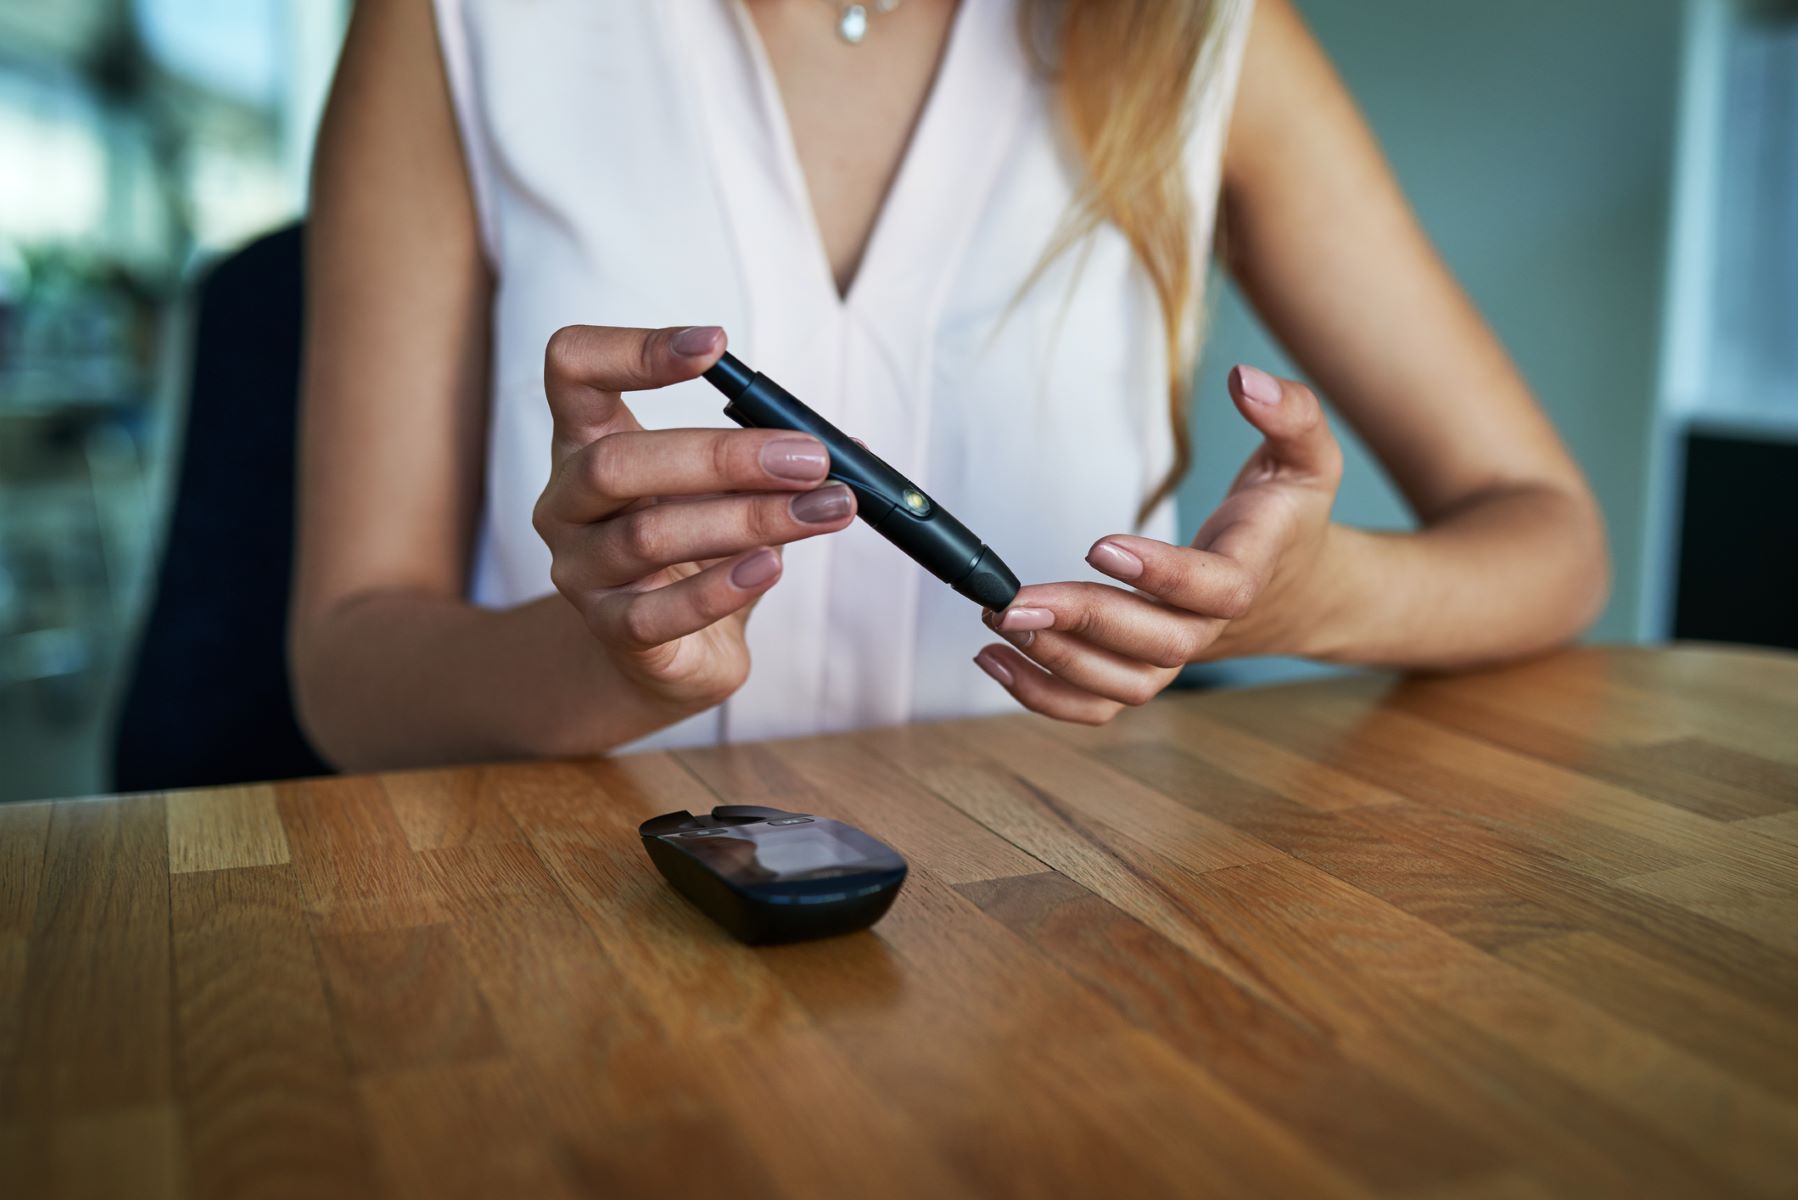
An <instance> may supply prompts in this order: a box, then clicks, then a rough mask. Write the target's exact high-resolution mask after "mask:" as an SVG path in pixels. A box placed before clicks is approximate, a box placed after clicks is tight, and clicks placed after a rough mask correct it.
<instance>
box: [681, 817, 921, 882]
mask: <svg viewBox="0 0 1798 1200" xmlns="http://www.w3.org/2000/svg"><path fill="white" fill-rule="evenodd" d="M671 840H672V841H674V842H675V844H677V845H678V846H680V848H681V849H682V850H685V851H686V852H687V853H688V854H691V855H692V856H693V857H694V858H697V859H699V860H701V861H702V862H704V863H705V864H706V866H708V867H710V868H711V869H712V870H713V871H715V872H717V873H718V874H719V875H722V876H723V877H724V878H726V879H728V880H729V881H730V882H732V883H734V884H738V885H749V884H756V883H770V882H773V881H776V880H779V881H782V882H793V881H796V880H802V879H827V878H829V877H831V876H833V875H853V874H857V873H860V872H862V871H869V870H884V869H886V868H887V865H888V864H887V863H886V861H885V860H886V859H887V858H889V857H891V856H890V855H887V854H884V853H881V852H880V846H879V844H878V843H873V844H871V845H864V844H858V843H870V842H872V839H869V838H867V837H866V836H865V835H863V834H860V833H858V832H857V831H856V830H853V829H849V828H846V827H844V826H841V825H837V824H835V823H834V822H825V821H808V822H806V823H805V824H803V825H745V826H736V827H732V828H727V829H717V830H704V831H700V832H698V833H685V834H680V835H677V836H676V837H674V838H672V839H671Z"/></svg>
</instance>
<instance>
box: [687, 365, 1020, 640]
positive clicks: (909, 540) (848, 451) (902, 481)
mask: <svg viewBox="0 0 1798 1200" xmlns="http://www.w3.org/2000/svg"><path fill="white" fill-rule="evenodd" d="M705 377H706V381H707V382H708V383H710V384H711V385H712V386H713V387H715V388H717V389H718V390H719V391H721V392H723V393H724V397H725V399H726V400H727V401H729V403H727V404H726V405H725V406H724V415H725V416H727V417H729V418H730V419H731V420H733V421H735V422H736V423H737V424H739V425H742V426H745V427H746V428H749V429H791V430H793V431H795V432H797V433H809V434H811V435H812V436H813V437H815V438H817V439H818V440H819V441H821V442H823V443H824V447H825V449H827V450H829V451H830V478H832V479H835V480H837V481H838V482H840V483H844V484H847V485H848V487H849V490H850V491H852V492H854V493H855V501H856V511H857V515H859V516H860V517H861V519H862V520H864V521H866V522H867V523H868V524H870V525H872V526H874V528H875V530H877V531H878V532H879V533H880V535H881V536H882V537H884V538H886V539H887V541H889V542H891V543H893V545H895V546H897V547H899V549H901V550H903V551H905V553H906V554H908V555H910V556H911V558H912V560H913V561H914V562H916V563H917V564H918V565H919V566H921V567H923V568H924V569H925V570H926V571H929V572H930V573H931V574H932V575H935V576H936V577H937V578H938V579H940V580H942V581H943V582H944V583H946V584H948V585H949V586H950V587H952V588H954V589H955V590H956V592H958V593H960V594H961V595H963V596H966V597H967V598H968V599H970V600H972V601H974V602H975V603H976V604H979V605H982V606H983V607H986V608H990V609H992V610H993V611H995V612H997V611H999V610H1001V609H1003V608H1004V607H1005V606H1006V605H1008V604H1010V603H1011V601H1012V597H1014V596H1016V595H1017V594H1018V577H1017V576H1016V575H1013V574H1012V573H1011V568H1010V567H1008V566H1006V565H1005V563H1004V562H1003V561H1001V560H1000V558H999V556H998V555H997V554H994V553H993V552H992V550H991V549H989V548H988V547H987V545H986V544H985V543H984V542H982V541H981V540H980V539H979V538H978V537H975V536H974V533H973V531H972V530H970V529H969V528H968V527H967V526H966V525H963V524H962V523H961V522H960V521H957V520H956V519H955V518H954V517H953V516H951V515H950V514H949V511H948V510H947V509H945V508H943V507H942V506H941V505H940V504H938V503H937V502H936V501H934V500H932V499H931V498H930V497H929V496H926V495H925V494H924V492H923V491H922V490H921V489H920V488H919V487H918V486H917V485H916V484H914V483H912V482H911V481H910V480H909V479H907V478H906V477H905V476H903V475H901V474H899V472H897V471H895V470H893V468H892V467H889V466H888V465H887V464H886V463H884V462H882V461H881V460H880V458H879V457H878V456H876V455H875V454H874V453H872V452H871V451H869V450H868V449H867V448H866V447H865V446H862V445H861V444H860V443H858V442H856V441H855V440H854V439H853V438H850V437H849V436H848V435H847V434H845V433H843V431H842V430H840V429H838V428H837V427H836V426H835V425H832V424H831V423H830V422H829V421H826V420H825V419H824V418H823V417H821V416H819V415H818V414H817V413H815V412H813V411H812V410H811V409H810V408H808V407H806V405H805V404H803V403H801V402H800V400H799V399H798V398H797V397H795V396H794V395H792V393H790V392H788V391H787V390H786V389H785V388H783V387H781V386H780V385H779V384H778V383H775V382H774V381H773V380H772V379H769V378H768V377H767V376H766V375H763V374H761V373H760V372H757V371H752V370H750V369H749V368H748V367H746V366H744V365H743V363H742V362H741V361H739V360H738V359H737V358H736V357H734V356H733V355H730V354H726V355H725V356H724V357H723V358H721V359H719V360H718V362H717V365H716V366H714V367H712V369H711V370H709V371H707V372H706V373H705Z"/></svg>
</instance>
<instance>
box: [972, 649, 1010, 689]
mask: <svg viewBox="0 0 1798 1200" xmlns="http://www.w3.org/2000/svg"><path fill="white" fill-rule="evenodd" d="M974 662H975V663H976V664H977V665H978V666H979V667H980V669H981V670H982V671H985V672H986V673H987V674H988V675H991V676H992V677H993V678H994V679H997V680H998V681H999V686H1001V687H1010V686H1011V671H1010V669H1009V668H1007V667H1006V665H1005V664H1004V663H1002V662H1000V661H999V660H998V659H996V658H994V657H992V656H991V655H989V654H987V653H986V652H985V651H981V652H980V653H979V654H976V655H975V656H974Z"/></svg>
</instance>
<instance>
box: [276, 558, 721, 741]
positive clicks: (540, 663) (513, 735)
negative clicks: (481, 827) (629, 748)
mask: <svg viewBox="0 0 1798 1200" xmlns="http://www.w3.org/2000/svg"><path fill="white" fill-rule="evenodd" d="M292 649H293V653H292V662H293V673H294V686H295V691H296V694H297V698H298V708H299V714H300V719H301V723H302V725H303V726H304V727H305V728H306V731H307V733H308V734H309V735H310V737H311V738H312V740H313V742H314V744H315V745H316V746H317V747H318V749H319V750H320V752H321V753H322V754H323V755H324V756H325V758H326V759H328V760H329V761H331V762H332V763H333V764H335V765H336V766H338V767H341V768H344V769H349V770H373V769H388V768H395V767H405V766H415V765H428V764H436V763H448V762H471V761H489V760H495V759H507V758H526V757H530V758H536V757H557V756H568V755H581V754H598V753H603V752H605V751H607V750H610V749H612V748H614V747H616V746H619V745H622V744H624V743H626V742H628V741H631V740H633V739H635V738H638V737H641V736H643V735H645V734H647V733H651V732H653V731H654V730H656V729H658V728H661V727H662V726H665V725H668V724H671V723H672V722H674V721H676V720H678V719H680V718H681V717H682V716H685V715H687V714H686V713H684V712H677V711H673V710H668V709H664V708H662V707H661V706H658V705H656V704H654V703H653V702H651V701H649V700H647V699H646V698H645V697H643V696H642V694H641V693H640V692H638V691H637V690H635V689H633V688H631V687H630V686H629V685H628V684H627V683H626V682H625V681H624V680H623V679H622V678H621V677H620V676H619V675H618V674H617V673H616V672H615V671H614V670H612V669H611V668H610V666H609V664H608V662H607V660H606V658H605V657H604V655H603V654H601V653H600V651H599V647H598V645H597V643H596V642H595V641H594V640H593V637H592V635H591V634H590V633H589V632H588V631H587V629H586V628H585V626H584V625H583V624H582V622H581V619H580V617H579V615H578V614H577V613H576V612H575V610H574V608H573V606H571V605H570V604H569V603H568V602H567V601H566V600H564V599H562V598H561V597H560V596H551V597H546V598H544V599H542V600H537V601H533V602H531V603H528V604H524V605H520V606H518V607H516V608H510V609H497V610H494V609H482V608H477V607H475V606H473V605H470V604H467V603H465V602H462V601H459V600H454V599H450V598H446V597H442V596H436V595H430V594H425V593H413V592H397V591H396V592H380V593H375V594H370V595H365V596H361V597H356V598H352V599H349V600H346V601H344V602H342V603H341V604H339V605H337V606H335V607H334V608H333V609H332V610H331V611H329V612H327V613H324V614H320V615H319V616H317V617H315V618H313V619H311V620H309V621H307V622H305V624H304V625H303V626H302V627H301V628H300V629H299V630H297V631H296V635H295V638H294V642H293V648H292Z"/></svg>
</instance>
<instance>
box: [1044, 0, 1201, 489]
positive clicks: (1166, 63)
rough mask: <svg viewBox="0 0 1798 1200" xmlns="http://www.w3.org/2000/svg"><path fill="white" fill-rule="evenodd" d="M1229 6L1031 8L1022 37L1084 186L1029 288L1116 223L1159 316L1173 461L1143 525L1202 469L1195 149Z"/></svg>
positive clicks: (1121, 3) (1064, 4)
mask: <svg viewBox="0 0 1798 1200" xmlns="http://www.w3.org/2000/svg"><path fill="white" fill-rule="evenodd" d="M1221 3H1222V0H1024V2H1023V5H1022V8H1021V10H1020V14H1019V15H1020V29H1019V32H1020V35H1021V36H1022V37H1023V39H1024V43H1025V47H1026V49H1027V50H1029V51H1030V52H1031V53H1032V55H1033V56H1034V57H1035V58H1036V60H1037V62H1038V64H1039V66H1041V67H1042V69H1043V70H1045V71H1046V72H1048V73H1049V75H1050V76H1051V78H1053V79H1054V81H1055V84H1056V90H1057V93H1058V97H1059V100H1060V104H1061V109H1062V117H1063V120H1064V122H1065V125H1066V128H1067V132H1068V135H1069V136H1070V137H1071V139H1072V141H1073V144H1074V148H1075V150H1076V151H1077V152H1078V153H1079V155H1080V158H1081V161H1082V163H1083V165H1084V167H1085V169H1086V178H1085V181H1084V183H1083V184H1082V187H1081V191H1080V194H1079V195H1078V197H1077V198H1076V199H1075V202H1074V205H1073V207H1072V209H1071V210H1070V211H1069V213H1068V214H1067V216H1066V218H1065V219H1064V220H1063V222H1062V226H1061V228H1060V230H1059V231H1058V232H1057V234H1056V236H1055V239H1054V241H1053V242H1052V243H1051V244H1050V246H1049V249H1048V251H1047V252H1046V253H1045V255H1044V256H1043V259H1042V261H1040V262H1039V263H1038V264H1037V267H1036V270H1035V271H1033V272H1032V273H1031V276H1030V278H1029V279H1028V280H1027V281H1026V283H1025V287H1026V288H1028V287H1029V286H1030V284H1032V283H1034V282H1035V281H1036V280H1037V278H1038V277H1039V276H1040V275H1041V274H1042V272H1043V271H1044V270H1045V269H1046V268H1047V267H1048V265H1049V264H1050V263H1051V262H1053V261H1054V260H1055V259H1056V258H1058V257H1059V256H1060V255H1061V254H1063V253H1065V252H1066V251H1067V250H1068V249H1069V248H1070V247H1072V246H1074V245H1075V244H1077V243H1079V242H1080V241H1082V240H1083V239H1084V238H1085V237H1086V236H1087V235H1088V234H1090V233H1091V232H1092V231H1093V230H1094V229H1096V228H1097V227H1098V226H1099V225H1100V224H1102V223H1104V222H1107V221H1109V222H1110V223H1111V224H1112V225H1113V226H1115V227H1116V228H1117V229H1118V230H1119V231H1120V232H1121V233H1123V235H1124V238H1125V240H1126V241H1128V242H1129V244H1130V249H1131V252H1132V253H1133V254H1134V255H1135V256H1136V259H1137V261H1138V262H1140V263H1141V264H1142V267H1143V270H1144V272H1145V273H1146V274H1147V275H1148V277H1149V282H1150V284H1151V285H1152V286H1153V288H1154V291H1155V297H1156V299H1157V301H1159V303H1160V306H1161V317H1162V332H1163V336H1164V337H1165V338H1166V341H1167V362H1168V380H1167V394H1168V421H1169V423H1170V425H1171V427H1172V431H1173V443H1174V460H1173V463H1172V465H1171V467H1170V468H1169V470H1168V473H1167V475H1166V477H1165V478H1163V479H1162V480H1161V482H1160V483H1159V484H1158V485H1157V486H1156V487H1155V489H1154V490H1153V491H1151V492H1150V493H1149V495H1148V496H1147V498H1145V499H1144V500H1143V503H1142V507H1141V509H1140V510H1139V511H1138V513H1137V521H1138V523H1139V524H1140V523H1141V522H1142V521H1144V520H1146V519H1147V518H1148V515H1149V514H1150V513H1151V512H1152V511H1154V509H1155V506H1156V505H1158V504H1160V503H1161V502H1162V501H1163V500H1165V499H1166V498H1167V497H1168V496H1169V495H1170V494H1172V492H1173V490H1174V488H1175V487H1176V486H1178V485H1179V482H1180V479H1181V477H1182V476H1184V475H1185V474H1186V469H1187V467H1188V466H1190V465H1191V463H1192V432H1191V429H1190V423H1189V420H1188V417H1187V401H1188V399H1189V393H1190V391H1191V378H1192V370H1193V367H1194V365H1195V363H1194V360H1195V358H1196V356H1197V348H1198V336H1197V335H1198V321H1197V317H1196V314H1194V313H1192V311H1191V309H1192V308H1193V299H1194V296H1195V295H1196V293H1197V282H1198V277H1197V271H1198V267H1197V265H1196V264H1197V261H1198V260H1197V257H1196V256H1195V253H1194V247H1193V238H1192V197H1191V196H1190V195H1189V194H1188V188H1187V186H1186V171H1185V169H1184V168H1185V160H1184V156H1185V151H1186V143H1187V137H1188V135H1189V133H1190V131H1191V123H1192V109H1193V105H1192V103H1191V99H1192V94H1193V93H1192V88H1193V84H1194V80H1195V77H1196V76H1197V75H1198V73H1199V72H1200V70H1201V69H1202V66H1203V64H1204V63H1205V62H1206V61H1207V60H1208V58H1209V55H1208V48H1209V46H1210V45H1211V44H1212V34H1213V31H1214V30H1215V28H1216V26H1217V24H1218V22H1217V10H1218V9H1219V7H1220V4H1221Z"/></svg>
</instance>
